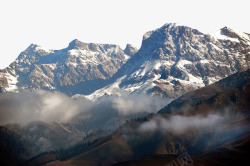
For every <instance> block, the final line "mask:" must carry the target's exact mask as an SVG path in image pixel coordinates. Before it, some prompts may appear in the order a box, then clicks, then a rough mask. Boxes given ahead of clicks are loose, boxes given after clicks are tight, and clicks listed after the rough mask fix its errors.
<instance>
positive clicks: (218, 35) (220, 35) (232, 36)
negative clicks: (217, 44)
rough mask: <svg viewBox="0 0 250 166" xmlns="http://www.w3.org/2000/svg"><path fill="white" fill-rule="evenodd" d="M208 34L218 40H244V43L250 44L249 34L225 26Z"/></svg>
mask: <svg viewBox="0 0 250 166" xmlns="http://www.w3.org/2000/svg"><path fill="white" fill-rule="evenodd" d="M210 35H211V36H213V37H214V38H215V39H218V40H230V41H232V42H237V43H239V42H244V43H245V44H250V35H249V34H247V33H245V32H240V31H238V30H235V29H232V28H229V27H227V26H225V27H223V28H221V29H220V30H218V31H216V32H213V33H210Z"/></svg>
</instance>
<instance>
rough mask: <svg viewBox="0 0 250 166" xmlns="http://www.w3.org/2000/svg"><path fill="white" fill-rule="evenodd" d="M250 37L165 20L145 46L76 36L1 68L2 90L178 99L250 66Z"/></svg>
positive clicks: (25, 53) (146, 36) (35, 48)
mask: <svg viewBox="0 0 250 166" xmlns="http://www.w3.org/2000/svg"><path fill="white" fill-rule="evenodd" d="M249 55H250V35H249V34H247V33H242V32H239V31H236V30H233V29H230V28H228V27H224V28H222V29H220V30H218V31H217V32H215V33H211V34H203V33H201V32H199V31H198V30H196V29H192V28H189V27H186V26H183V25H178V24H165V25H163V26H162V27H161V28H159V29H156V30H154V31H149V32H147V33H145V34H144V36H143V41H142V45H141V48H140V49H139V50H137V49H136V48H135V47H133V46H132V45H130V44H128V45H127V46H126V48H125V49H124V50H122V49H121V48H120V47H119V46H118V45H110V44H93V43H90V44H88V43H83V42H80V41H78V40H73V41H72V42H70V43H69V46H68V47H67V48H65V49H62V50H50V49H45V48H43V47H41V46H38V45H35V44H31V45H30V46H29V47H28V48H27V49H26V50H25V51H23V52H22V53H21V54H20V55H19V56H18V58H17V59H16V60H15V61H14V62H13V63H12V64H11V65H10V66H9V67H7V68H6V69H3V70H1V71H0V87H1V89H2V90H1V91H22V90H37V89H45V90H50V91H61V92H63V93H66V94H67V95H70V96H73V95H77V94H80V95H84V96H85V97H87V98H88V99H91V100H95V99H98V98H100V97H101V96H107V95H121V94H123V93H129V94H131V93H146V94H151V95H157V96H163V97H169V98H176V97H178V96H180V95H182V94H184V93H186V92H188V91H190V90H194V89H197V88H200V87H203V86H206V85H209V84H211V83H214V82H216V81H218V80H220V79H222V78H225V77H227V76H229V75H231V74H233V73H236V72H239V71H245V70H247V69H249V65H250V58H249Z"/></svg>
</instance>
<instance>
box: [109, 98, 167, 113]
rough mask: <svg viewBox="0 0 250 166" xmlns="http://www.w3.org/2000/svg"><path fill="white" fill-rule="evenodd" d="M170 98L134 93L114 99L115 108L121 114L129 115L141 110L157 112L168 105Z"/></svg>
mask: <svg viewBox="0 0 250 166" xmlns="http://www.w3.org/2000/svg"><path fill="white" fill-rule="evenodd" d="M169 102H170V100H169V101H168V100H166V99H162V98H159V97H152V96H149V95H142V94H140V95H138V94H132V95H129V96H121V97H118V98H115V99H113V108H114V109H116V110H117V111H118V112H119V113H120V114H123V115H129V114H134V113H140V112H156V111H159V110H160V109H161V108H163V107H164V106H166V105H167V104H168V103H169Z"/></svg>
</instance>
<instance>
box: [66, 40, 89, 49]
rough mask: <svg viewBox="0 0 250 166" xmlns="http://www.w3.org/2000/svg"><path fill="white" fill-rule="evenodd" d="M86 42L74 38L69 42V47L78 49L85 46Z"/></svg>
mask: <svg viewBox="0 0 250 166" xmlns="http://www.w3.org/2000/svg"><path fill="white" fill-rule="evenodd" d="M85 45H86V43H83V42H81V41H80V40H78V39H74V40H72V41H71V42H70V43H69V46H68V49H78V48H81V47H84V46H85Z"/></svg>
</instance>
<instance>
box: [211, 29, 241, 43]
mask: <svg viewBox="0 0 250 166" xmlns="http://www.w3.org/2000/svg"><path fill="white" fill-rule="evenodd" d="M210 35H211V36H212V37H214V38H215V39H217V40H230V41H232V42H237V43H239V40H238V39H236V38H231V37H228V36H225V35H222V34H221V30H218V31H216V32H214V33H210Z"/></svg>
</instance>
